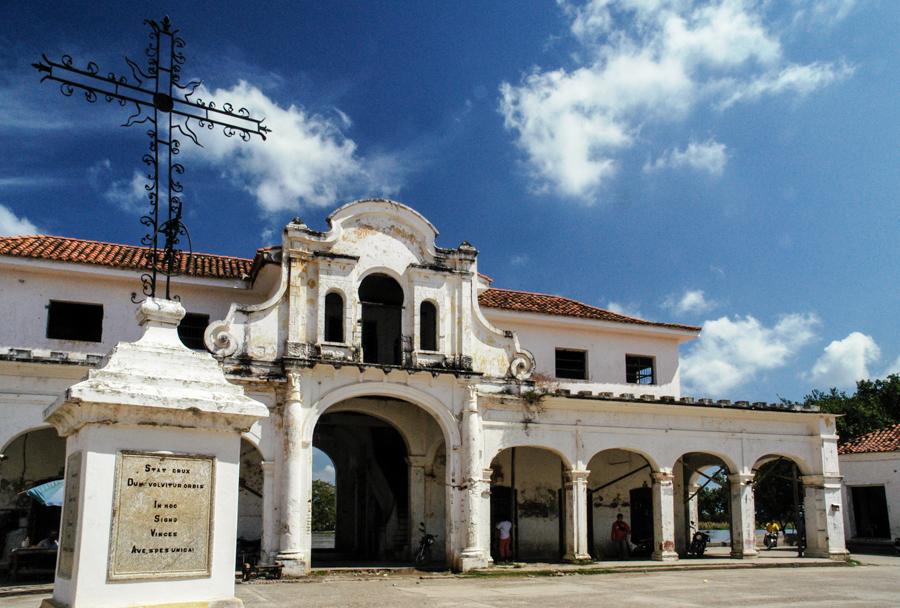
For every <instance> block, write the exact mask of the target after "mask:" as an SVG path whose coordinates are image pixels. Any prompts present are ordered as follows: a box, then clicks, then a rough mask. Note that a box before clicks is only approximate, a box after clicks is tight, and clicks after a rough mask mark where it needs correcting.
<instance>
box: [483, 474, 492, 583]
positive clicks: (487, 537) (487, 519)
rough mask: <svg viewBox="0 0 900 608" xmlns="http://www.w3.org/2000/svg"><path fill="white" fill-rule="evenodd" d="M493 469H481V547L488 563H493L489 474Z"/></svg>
mask: <svg viewBox="0 0 900 608" xmlns="http://www.w3.org/2000/svg"><path fill="white" fill-rule="evenodd" d="M493 474H494V470H493V469H482V471H481V548H482V549H484V558H485V560H486V561H487V563H488V565H491V564H493V563H494V558H493V557H492V556H491V534H492V533H493V530H492V529H491V476H492V475H493Z"/></svg>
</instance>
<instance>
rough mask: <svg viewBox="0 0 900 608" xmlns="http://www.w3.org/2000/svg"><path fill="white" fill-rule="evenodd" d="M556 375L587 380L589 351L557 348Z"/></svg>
mask: <svg viewBox="0 0 900 608" xmlns="http://www.w3.org/2000/svg"><path fill="white" fill-rule="evenodd" d="M556 377H557V378H567V379H570V380H587V351H583V350H568V349H565V348H557V349H556Z"/></svg>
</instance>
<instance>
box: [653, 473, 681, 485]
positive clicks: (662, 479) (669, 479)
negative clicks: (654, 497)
mask: <svg viewBox="0 0 900 608" xmlns="http://www.w3.org/2000/svg"><path fill="white" fill-rule="evenodd" d="M650 476H651V477H652V478H653V483H654V485H656V484H660V485H672V484H673V483H675V473H673V472H672V469H660V470H659V471H653V472H652V473H651V474H650Z"/></svg>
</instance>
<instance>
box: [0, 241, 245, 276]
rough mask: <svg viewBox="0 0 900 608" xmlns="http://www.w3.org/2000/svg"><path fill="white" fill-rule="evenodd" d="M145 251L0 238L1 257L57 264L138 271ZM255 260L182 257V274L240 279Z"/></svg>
mask: <svg viewBox="0 0 900 608" xmlns="http://www.w3.org/2000/svg"><path fill="white" fill-rule="evenodd" d="M146 251H147V248H146V247H136V246H134V245H117V244H115V243H101V242H99V241H86V240H82V239H70V238H64V237H59V236H45V235H41V234H38V235H29V236H6V237H0V255H10V256H16V257H23V258H37V259H41V260H51V261H54V262H75V263H80V264H96V265H98V266H112V267H114V268H126V269H135V270H139V269H142V268H144V264H145V262H144V253H145V252H146ZM252 265H253V260H248V259H245V258H235V257H230V256H224V255H214V254H211V253H195V254H194V255H192V256H191V259H190V268H188V267H187V259H186V258H185V257H182V268H181V270H180V271H181V272H182V273H183V274H190V275H191V276H195V277H207V278H214V279H241V278H244V277H245V276H247V275H249V274H250V268H251V267H252Z"/></svg>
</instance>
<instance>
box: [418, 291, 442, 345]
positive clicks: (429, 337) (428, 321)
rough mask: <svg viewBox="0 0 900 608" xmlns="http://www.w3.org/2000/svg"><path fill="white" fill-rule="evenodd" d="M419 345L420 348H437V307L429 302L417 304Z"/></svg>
mask: <svg viewBox="0 0 900 608" xmlns="http://www.w3.org/2000/svg"><path fill="white" fill-rule="evenodd" d="M419 346H420V348H421V349H422V350H437V349H438V347H437V308H436V307H435V305H434V304H432V303H431V302H422V305H421V306H419Z"/></svg>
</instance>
